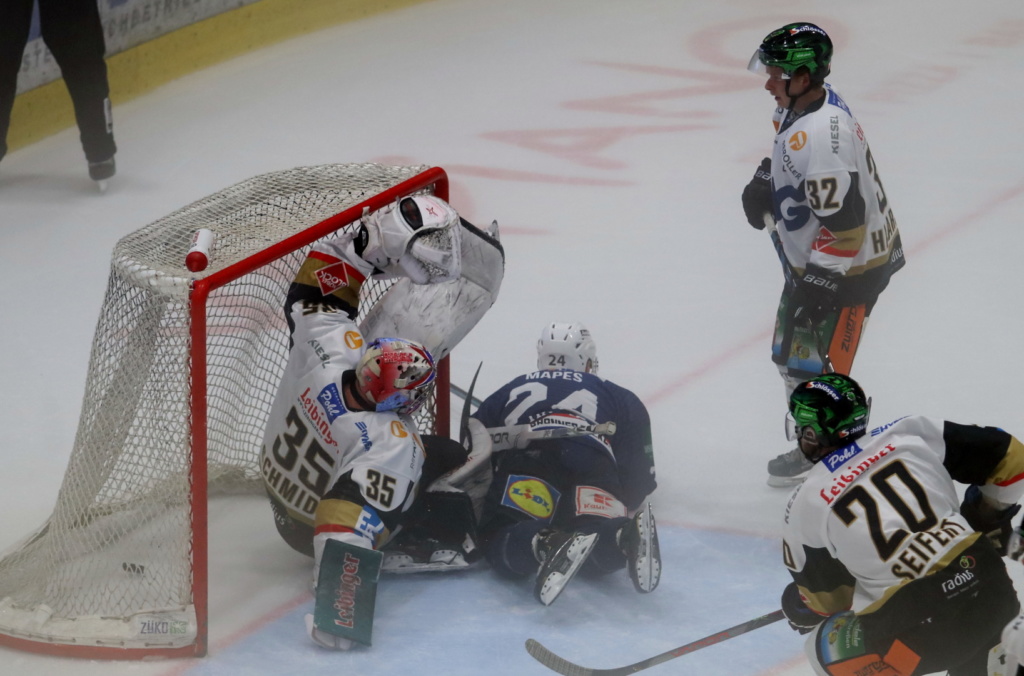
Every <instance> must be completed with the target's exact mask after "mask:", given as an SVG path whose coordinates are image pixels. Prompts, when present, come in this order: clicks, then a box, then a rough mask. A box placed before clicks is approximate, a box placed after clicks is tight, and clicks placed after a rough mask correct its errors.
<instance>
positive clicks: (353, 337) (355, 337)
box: [345, 331, 363, 350]
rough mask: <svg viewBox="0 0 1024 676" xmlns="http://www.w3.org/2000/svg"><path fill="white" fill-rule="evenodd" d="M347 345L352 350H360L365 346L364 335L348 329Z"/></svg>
mask: <svg viewBox="0 0 1024 676" xmlns="http://www.w3.org/2000/svg"><path fill="white" fill-rule="evenodd" d="M345 345H347V346H348V348H349V349H350V350H358V349H359V348H361V347H362V346H363V337H362V336H361V335H360V334H359V332H358V331H346V332H345Z"/></svg>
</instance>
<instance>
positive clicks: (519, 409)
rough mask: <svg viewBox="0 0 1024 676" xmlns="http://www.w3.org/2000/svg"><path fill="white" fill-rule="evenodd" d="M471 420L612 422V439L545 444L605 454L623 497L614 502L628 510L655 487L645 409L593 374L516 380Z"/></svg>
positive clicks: (543, 374)
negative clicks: (583, 447) (584, 447)
mask: <svg viewBox="0 0 1024 676" xmlns="http://www.w3.org/2000/svg"><path fill="white" fill-rule="evenodd" d="M474 417H475V418H477V419H478V420H480V422H482V423H483V424H484V425H485V426H486V427H503V426H506V425H522V424H528V423H534V424H537V423H540V424H541V426H544V427H546V426H573V425H574V424H579V425H585V424H594V423H605V422H614V423H615V425H616V430H615V434H614V435H609V436H606V437H597V436H581V437H573V438H569V439H561V440H558V441H557V442H545V443H558V444H561V445H574V444H584V445H589V446H591V447H593V448H595V449H597V450H599V451H600V452H602V453H607V454H609V455H611V456H612V459H613V460H614V462H615V466H616V468H617V471H618V475H619V480H620V482H621V484H622V487H623V492H624V494H623V495H617V496H616V497H618V498H619V499H620V500H622V501H623V502H624V503H625V504H626V506H627V507H628V508H629V509H631V510H632V509H636V508H637V507H638V506H639V505H640V504H641V502H642V501H643V499H644V498H645V497H647V496H648V495H649V494H650V493H652V492H653V491H654V488H655V486H656V485H657V484H656V483H655V479H654V453H653V448H652V443H651V419H650V416H649V415H648V414H647V408H646V407H645V406H644V405H643V402H641V401H640V399H639V398H638V397H637V396H636V395H635V394H633V393H632V392H630V391H629V390H627V389H626V388H624V387H620V386H619V385H616V384H615V383H613V382H611V381H608V380H604V379H603V378H600V377H598V376H596V375H593V374H590V373H583V372H580V371H571V370H557V371H534V372H533V373H527V374H525V375H521V376H519V377H518V378H515V379H514V380H512V381H511V382H509V383H508V384H506V385H505V386H503V387H501V388H500V389H498V390H497V391H496V392H494V394H492V395H491V396H489V397H487V399H485V400H484V402H483V403H482V404H481V405H480V408H479V409H477V411H476V413H475V414H474Z"/></svg>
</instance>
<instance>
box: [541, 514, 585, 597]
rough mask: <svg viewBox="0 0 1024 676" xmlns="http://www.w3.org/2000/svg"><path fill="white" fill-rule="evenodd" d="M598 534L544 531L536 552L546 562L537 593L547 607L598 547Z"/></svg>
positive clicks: (543, 563) (542, 569)
mask: <svg viewBox="0 0 1024 676" xmlns="http://www.w3.org/2000/svg"><path fill="white" fill-rule="evenodd" d="M596 543H597V533H591V534H590V535H586V534H584V533H566V532H564V531H550V532H547V533H544V532H543V531H542V532H541V533H540V534H539V535H538V536H537V541H536V544H535V546H534V552H535V553H536V555H537V558H538V559H539V560H541V561H542V563H541V566H540V570H539V571H537V582H536V584H535V585H534V587H533V595H534V596H535V597H536V599H537V600H538V601H540V602H541V603H542V604H544V605H545V606H550V605H551V604H552V603H554V602H555V599H557V598H558V596H559V595H560V594H561V593H562V590H563V589H565V586H566V585H567V584H569V581H570V580H572V578H573V577H574V576H575V575H576V573H578V572H579V569H580V567H581V566H582V565H583V563H584V562H585V561H586V560H587V557H588V556H590V552H592V551H593V550H594V544H596Z"/></svg>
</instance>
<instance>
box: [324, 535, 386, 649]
mask: <svg viewBox="0 0 1024 676" xmlns="http://www.w3.org/2000/svg"><path fill="white" fill-rule="evenodd" d="M382 559H383V555H382V554H381V553H380V552H378V551H374V550H372V549H366V548H365V547H357V546H355V545H351V544H348V543H346V542H341V541H339V540H328V541H327V543H326V544H325V545H324V554H323V558H322V559H321V561H320V576H319V581H318V582H317V586H316V605H315V608H314V611H313V630H315V631H319V632H323V633H325V634H330V635H331V636H335V637H338V638H341V639H345V640H348V641H354V642H356V643H362V644H364V645H370V644H371V643H370V640H371V638H372V634H373V613H374V609H375V607H376V603H377V580H378V579H379V578H380V569H381V560H382ZM318 642H319V641H318Z"/></svg>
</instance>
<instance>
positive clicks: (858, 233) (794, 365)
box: [743, 22, 904, 486]
mask: <svg viewBox="0 0 1024 676" xmlns="http://www.w3.org/2000/svg"><path fill="white" fill-rule="evenodd" d="M831 63H832V41H831V39H830V38H829V37H828V35H827V34H826V33H825V31H824V30H822V29H821V28H819V27H818V26H815V25H814V24H810V23H806V22H804V23H794V24H788V25H786V26H783V27H782V28H780V29H778V30H776V31H773V32H772V33H770V34H769V35H768V36H767V37H765V39H764V41H763V42H762V43H761V46H760V47H759V49H758V50H757V51H756V52H755V53H754V56H753V57H752V58H751V60H750V66H749V67H750V70H752V71H754V72H758V73H765V74H767V76H768V79H767V81H766V82H765V85H764V88H765V89H766V90H767V91H768V92H769V93H770V94H771V95H772V97H773V98H774V99H775V103H776V106H777V107H776V109H775V115H774V117H773V120H772V121H773V123H774V125H775V131H776V134H775V143H774V148H773V150H772V156H771V159H769V158H767V157H766V158H765V159H764V160H762V162H761V166H760V167H759V168H758V170H757V171H756V172H755V174H754V178H753V180H752V181H751V182H750V184H749V185H747V187H746V188H745V189H744V191H743V210H744V212H745V214H746V217H747V220H748V222H749V223H750V224H751V225H752V226H753V227H755V228H757V229H758V230H761V229H764V227H765V225H766V223H767V224H769V225H770V231H771V236H772V240H773V243H774V244H775V247H776V250H777V253H778V255H779V258H780V260H781V262H782V265H783V271H784V273H785V276H786V285H785V288H784V289H783V292H782V297H781V299H780V301H779V307H778V312H777V316H776V325H775V334H774V338H773V342H772V360H773V361H774V362H775V364H776V365H777V367H778V369H779V371H780V373H781V374H782V377H783V380H784V382H785V386H786V396H787V397H788V396H789V394H790V393H791V392H792V391H793V389H792V388H793V386H795V385H796V384H797V383H799V382H801V381H803V380H806V379H807V378H811V377H813V376H815V375H818V374H820V373H828V372H832V371H835V372H838V373H847V374H848V373H850V370H851V368H852V367H853V360H854V356H855V355H856V353H857V347H858V345H859V344H860V340H861V335H862V332H863V329H864V326H865V324H866V322H867V318H868V316H869V315H870V314H871V310H872V308H873V307H874V305H875V301H876V300H877V299H878V295H879V294H880V293H881V292H882V291H883V290H884V289H885V287H886V286H887V285H888V283H889V278H890V276H891V275H893V274H894V273H895V272H896V271H897V270H899V269H900V268H901V267H903V265H904V258H903V246H902V244H901V242H900V233H899V229H898V228H897V226H896V218H895V216H893V212H892V208H891V207H890V205H889V198H888V196H887V194H886V192H885V190H884V188H883V187H882V180H881V178H880V177H879V175H878V168H877V166H876V164H875V160H874V157H873V156H872V154H871V149H870V148H869V147H868V142H867V139H866V138H865V136H864V130H863V129H861V126H860V124H859V123H858V122H857V119H856V118H855V117H854V116H853V113H852V112H851V111H850V108H849V106H847V104H846V102H845V101H844V100H843V98H842V97H841V96H840V95H839V93H838V92H836V91H835V90H834V89H833V88H832V86H831V85H829V84H827V83H826V82H825V78H826V77H827V76H828V75H829V73H830V69H831ZM809 468H810V465H809V464H808V463H807V462H806V461H805V460H804V458H803V456H802V455H801V454H800V452H799V451H798V450H797V449H793V450H792V451H790V452H788V453H784V454H783V455H780V456H779V457H778V458H775V459H774V460H772V461H771V462H769V463H768V474H769V479H768V483H769V485H772V486H792V485H794V484H796V483H799V480H800V478H801V476H802V475H803V474H804V473H805V472H806V471H807V470H808V469H809Z"/></svg>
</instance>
